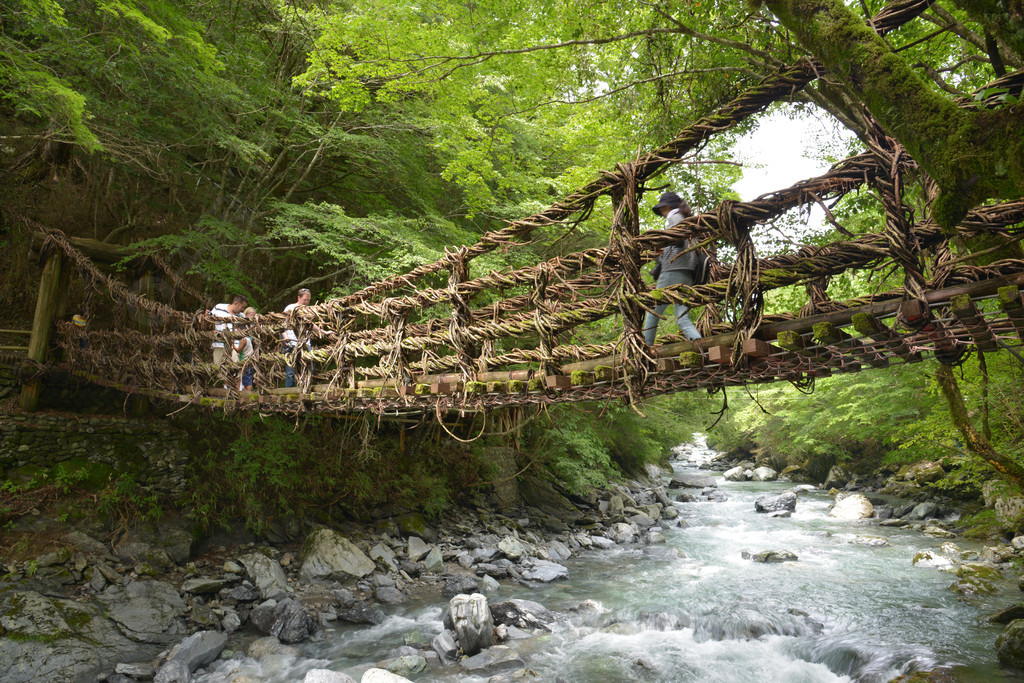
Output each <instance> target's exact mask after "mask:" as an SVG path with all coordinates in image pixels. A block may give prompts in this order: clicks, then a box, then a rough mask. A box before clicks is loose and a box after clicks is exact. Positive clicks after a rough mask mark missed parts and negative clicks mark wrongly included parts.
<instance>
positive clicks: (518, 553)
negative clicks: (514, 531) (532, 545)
mask: <svg viewBox="0 0 1024 683" xmlns="http://www.w3.org/2000/svg"><path fill="white" fill-rule="evenodd" d="M498 550H500V551H501V552H503V553H505V557H507V558H508V559H510V560H512V561H513V562H516V561H518V560H519V559H520V558H521V557H523V555H526V554H527V552H528V551H527V549H526V546H525V545H524V544H523V543H522V541H520V540H519V539H518V538H516V537H515V536H506V537H505V538H503V539H501V541H499V542H498Z"/></svg>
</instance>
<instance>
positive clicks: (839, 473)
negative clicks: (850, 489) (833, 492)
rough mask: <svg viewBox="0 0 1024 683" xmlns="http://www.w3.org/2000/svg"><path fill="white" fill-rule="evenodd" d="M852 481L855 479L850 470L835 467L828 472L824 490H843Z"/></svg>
mask: <svg viewBox="0 0 1024 683" xmlns="http://www.w3.org/2000/svg"><path fill="white" fill-rule="evenodd" d="M851 479H853V475H852V474H851V473H850V471H849V470H848V469H846V468H845V467H843V466H842V465H833V466H832V469H830V470H829V471H828V476H827V477H825V485H824V487H823V488H824V489H825V490H826V491H828V490H830V489H841V488H842V487H844V486H846V485H847V484H848V483H850V480H851Z"/></svg>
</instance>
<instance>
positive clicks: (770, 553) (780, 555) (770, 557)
mask: <svg viewBox="0 0 1024 683" xmlns="http://www.w3.org/2000/svg"><path fill="white" fill-rule="evenodd" d="M741 556H742V557H743V559H744V560H753V561H754V562H762V563H765V564H774V563H777V562H796V561H797V560H798V559H799V558H798V557H797V556H796V555H795V554H793V553H791V552H789V551H788V550H762V551H761V552H759V553H753V554H751V553H748V552H747V551H743V552H742V553H741Z"/></svg>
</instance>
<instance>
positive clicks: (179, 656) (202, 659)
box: [167, 631, 228, 671]
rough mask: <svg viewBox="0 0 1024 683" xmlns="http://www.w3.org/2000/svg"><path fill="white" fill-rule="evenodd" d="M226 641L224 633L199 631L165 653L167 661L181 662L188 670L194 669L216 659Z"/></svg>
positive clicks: (226, 637)
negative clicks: (168, 652)
mask: <svg viewBox="0 0 1024 683" xmlns="http://www.w3.org/2000/svg"><path fill="white" fill-rule="evenodd" d="M227 642H228V634H226V633H220V632H217V631H199V632H198V633H193V634H192V635H190V636H189V637H188V638H186V639H185V640H183V641H181V642H180V643H178V644H177V645H175V646H174V647H173V648H172V649H171V653H170V654H169V655H167V661H168V662H173V661H177V662H181V663H183V664H184V665H185V666H186V667H188V670H189V671H195V670H196V669H198V668H199V667H201V666H206V665H207V664H209V663H210V662H212V661H213V660H215V659H217V656H218V655H220V652H221V650H223V649H224V645H226V644H227Z"/></svg>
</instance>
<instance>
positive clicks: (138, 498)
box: [96, 473, 164, 524]
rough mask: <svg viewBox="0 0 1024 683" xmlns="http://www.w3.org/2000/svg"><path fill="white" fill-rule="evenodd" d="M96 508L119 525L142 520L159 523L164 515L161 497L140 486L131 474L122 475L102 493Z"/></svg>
mask: <svg viewBox="0 0 1024 683" xmlns="http://www.w3.org/2000/svg"><path fill="white" fill-rule="evenodd" d="M96 507H97V509H98V511H99V513H100V514H101V515H103V516H104V517H107V518H108V519H110V520H112V521H114V522H115V523H118V524H123V523H125V522H127V521H129V520H134V519H140V518H141V519H148V520H152V521H158V520H159V519H160V518H161V517H162V516H163V514H164V509H163V506H162V505H161V501H160V497H159V495H157V494H156V493H154V492H153V491H149V490H146V489H145V488H143V487H142V486H140V485H139V483H138V482H137V481H136V480H135V476H134V475H133V474H131V473H125V474H122V475H120V476H119V477H118V478H117V479H115V480H114V481H112V482H111V483H110V484H109V485H108V486H107V487H106V488H105V489H104V490H103V491H101V492H100V493H99V496H98V500H97V506H96Z"/></svg>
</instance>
